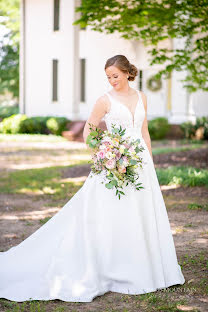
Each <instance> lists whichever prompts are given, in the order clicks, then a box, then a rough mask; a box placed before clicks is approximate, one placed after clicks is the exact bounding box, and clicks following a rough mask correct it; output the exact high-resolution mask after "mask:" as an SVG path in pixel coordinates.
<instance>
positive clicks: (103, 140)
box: [86, 123, 144, 199]
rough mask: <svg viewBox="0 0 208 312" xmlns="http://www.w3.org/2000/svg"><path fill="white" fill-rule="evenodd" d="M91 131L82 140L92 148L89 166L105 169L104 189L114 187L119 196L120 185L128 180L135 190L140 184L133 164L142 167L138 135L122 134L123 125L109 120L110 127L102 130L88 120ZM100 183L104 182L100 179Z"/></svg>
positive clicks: (95, 170)
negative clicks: (116, 124)
mask: <svg viewBox="0 0 208 312" xmlns="http://www.w3.org/2000/svg"><path fill="white" fill-rule="evenodd" d="M89 125H90V127H89V129H90V130H91V132H90V133H89V135H88V136H87V139H86V144H87V145H88V146H89V147H90V148H92V149H93V155H92V160H93V164H92V166H91V170H92V172H93V173H94V174H100V173H101V172H104V173H105V178H106V179H107V180H108V182H107V183H105V187H106V188H107V189H113V188H115V189H116V195H117V196H118V198H119V199H120V197H121V195H125V193H124V192H123V186H125V185H126V186H127V185H128V184H131V185H132V186H133V187H134V188H135V189H136V190H140V189H142V188H143V186H142V183H140V181H139V174H138V172H137V171H136V168H138V167H140V168H142V164H143V160H142V157H141V156H140V153H141V152H142V151H143V150H144V148H143V146H141V145H139V144H140V139H132V138H130V137H126V138H124V137H123V136H124V134H125V131H126V129H125V128H124V129H122V127H121V126H120V127H116V126H115V125H114V124H112V131H111V132H108V131H107V130H102V129H100V128H98V127H96V126H94V125H93V124H91V123H89ZM102 183H104V182H102Z"/></svg>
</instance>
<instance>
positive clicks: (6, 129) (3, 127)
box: [0, 114, 27, 134]
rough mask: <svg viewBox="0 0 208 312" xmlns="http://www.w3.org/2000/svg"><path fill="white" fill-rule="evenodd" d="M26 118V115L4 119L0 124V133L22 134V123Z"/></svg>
mask: <svg viewBox="0 0 208 312" xmlns="http://www.w3.org/2000/svg"><path fill="white" fill-rule="evenodd" d="M26 118H27V116H26V115H22V114H16V115H12V116H10V117H7V118H4V119H3V121H2V122H1V123H0V132H2V133H12V134H15V133H23V132H22V128H21V125H22V122H23V121H24V120H25V119H26Z"/></svg>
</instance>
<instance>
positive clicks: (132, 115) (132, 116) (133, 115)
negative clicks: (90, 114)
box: [107, 89, 140, 128]
mask: <svg viewBox="0 0 208 312" xmlns="http://www.w3.org/2000/svg"><path fill="white" fill-rule="evenodd" d="M134 90H135V89H134ZM135 91H136V93H137V94H138V100H137V103H136V106H135V110H134V114H132V112H131V111H130V109H129V108H128V107H127V106H126V105H124V104H123V103H122V102H121V101H119V100H117V99H116V98H115V97H114V96H112V95H111V94H110V93H109V92H107V93H108V95H109V96H110V97H111V98H112V99H113V100H114V101H116V102H117V103H119V104H120V105H121V106H124V107H125V108H126V109H127V111H128V113H129V114H130V115H131V120H132V124H133V128H134V122H135V115H136V110H137V107H138V105H139V100H140V94H139V91H138V90H135Z"/></svg>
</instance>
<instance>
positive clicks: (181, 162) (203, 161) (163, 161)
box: [153, 148, 208, 168]
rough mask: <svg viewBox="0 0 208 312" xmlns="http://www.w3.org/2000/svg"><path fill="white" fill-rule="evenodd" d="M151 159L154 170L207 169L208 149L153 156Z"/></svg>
mask: <svg viewBox="0 0 208 312" xmlns="http://www.w3.org/2000/svg"><path fill="white" fill-rule="evenodd" d="M153 159H154V164H155V167H156V168H168V167H170V166H191V167H196V168H208V148H200V149H195V150H191V151H183V152H175V153H168V154H161V155H155V156H154V157H153Z"/></svg>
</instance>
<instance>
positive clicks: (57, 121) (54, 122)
mask: <svg viewBox="0 0 208 312" xmlns="http://www.w3.org/2000/svg"><path fill="white" fill-rule="evenodd" d="M67 121H68V120H67V118H65V117H51V118H49V119H48V120H47V122H46V125H47V128H48V129H49V130H50V132H51V133H52V134H55V135H61V133H62V131H64V130H66V124H67Z"/></svg>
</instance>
